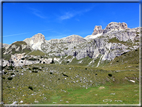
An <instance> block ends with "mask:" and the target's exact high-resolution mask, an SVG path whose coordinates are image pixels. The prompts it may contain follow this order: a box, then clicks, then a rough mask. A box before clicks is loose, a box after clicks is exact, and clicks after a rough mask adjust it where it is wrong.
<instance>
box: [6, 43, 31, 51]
mask: <svg viewBox="0 0 142 107" xmlns="http://www.w3.org/2000/svg"><path fill="white" fill-rule="evenodd" d="M30 51H31V48H30V46H28V45H27V43H26V42H24V41H17V42H14V43H12V44H11V45H9V46H7V47H5V49H4V54H15V53H25V52H30Z"/></svg>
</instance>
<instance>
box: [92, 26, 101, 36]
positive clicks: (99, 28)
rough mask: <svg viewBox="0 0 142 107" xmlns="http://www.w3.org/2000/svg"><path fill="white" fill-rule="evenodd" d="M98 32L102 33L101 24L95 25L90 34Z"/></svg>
mask: <svg viewBox="0 0 142 107" xmlns="http://www.w3.org/2000/svg"><path fill="white" fill-rule="evenodd" d="M100 33H103V29H102V26H95V28H94V31H93V33H92V35H97V34H100Z"/></svg>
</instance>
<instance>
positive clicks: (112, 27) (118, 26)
mask: <svg viewBox="0 0 142 107" xmlns="http://www.w3.org/2000/svg"><path fill="white" fill-rule="evenodd" d="M125 29H128V26H127V24H126V23H124V22H123V23H117V22H111V23H109V24H108V25H107V27H106V28H105V29H104V31H103V34H104V33H107V32H109V31H120V30H125Z"/></svg>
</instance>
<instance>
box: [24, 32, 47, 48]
mask: <svg viewBox="0 0 142 107" xmlns="http://www.w3.org/2000/svg"><path fill="white" fill-rule="evenodd" d="M24 41H25V42H26V43H27V44H28V45H29V46H30V47H31V48H32V49H34V50H41V44H42V43H44V42H45V37H44V35H42V34H41V33H38V34H36V35H34V36H33V37H31V38H26V39H25V40H24Z"/></svg>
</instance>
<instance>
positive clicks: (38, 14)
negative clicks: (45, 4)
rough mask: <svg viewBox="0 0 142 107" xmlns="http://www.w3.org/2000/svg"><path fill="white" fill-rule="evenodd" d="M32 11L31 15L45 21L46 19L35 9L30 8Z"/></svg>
mask: <svg viewBox="0 0 142 107" xmlns="http://www.w3.org/2000/svg"><path fill="white" fill-rule="evenodd" d="M30 9H31V10H32V14H34V15H36V16H37V17H39V18H42V19H45V18H47V17H45V16H44V15H43V14H42V12H41V11H39V10H37V9H35V8H30Z"/></svg>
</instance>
